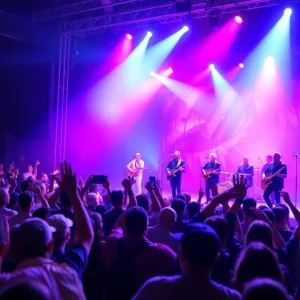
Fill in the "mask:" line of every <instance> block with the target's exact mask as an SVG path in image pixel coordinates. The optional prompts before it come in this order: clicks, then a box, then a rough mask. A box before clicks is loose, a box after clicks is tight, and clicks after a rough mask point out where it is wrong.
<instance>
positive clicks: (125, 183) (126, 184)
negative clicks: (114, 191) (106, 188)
mask: <svg viewBox="0 0 300 300" xmlns="http://www.w3.org/2000/svg"><path fill="white" fill-rule="evenodd" d="M122 185H123V187H124V193H125V194H127V195H128V197H129V202H128V206H127V208H129V207H133V206H137V202H136V198H135V195H134V193H133V191H132V186H131V182H130V180H129V179H124V180H123V181H122Z"/></svg>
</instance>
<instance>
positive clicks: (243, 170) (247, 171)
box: [237, 156, 254, 189]
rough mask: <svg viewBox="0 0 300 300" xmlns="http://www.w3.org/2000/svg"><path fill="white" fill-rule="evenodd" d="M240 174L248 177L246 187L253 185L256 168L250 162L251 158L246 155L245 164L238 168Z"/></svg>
mask: <svg viewBox="0 0 300 300" xmlns="http://www.w3.org/2000/svg"><path fill="white" fill-rule="evenodd" d="M237 173H238V175H244V176H245V178H246V188H247V189H248V188H251V187H252V186H253V176H254V168H253V166H251V165H250V164H249V158H248V157H247V156H244V158H243V164H242V165H240V166H239V168H238V170H237Z"/></svg>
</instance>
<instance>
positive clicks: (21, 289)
mask: <svg viewBox="0 0 300 300" xmlns="http://www.w3.org/2000/svg"><path fill="white" fill-rule="evenodd" d="M0 299H1V300H11V299H30V300H50V299H51V295H50V290H49V288H48V287H46V286H45V285H43V284H42V283H40V282H30V281H29V280H26V279H23V280H22V279H16V280H13V282H11V283H9V284H8V285H6V286H5V287H3V288H2V289H1V290H0Z"/></svg>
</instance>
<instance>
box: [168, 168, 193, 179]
mask: <svg viewBox="0 0 300 300" xmlns="http://www.w3.org/2000/svg"><path fill="white" fill-rule="evenodd" d="M188 165H189V164H184V165H183V166H179V167H177V168H175V169H172V170H169V172H170V173H171V174H170V175H169V174H167V179H168V180H171V179H172V178H174V177H176V173H177V172H179V171H180V168H184V167H186V166H188Z"/></svg>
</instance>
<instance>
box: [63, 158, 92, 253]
mask: <svg viewBox="0 0 300 300" xmlns="http://www.w3.org/2000/svg"><path fill="white" fill-rule="evenodd" d="M60 168H61V181H60V182H59V185H60V187H61V189H62V190H63V191H64V192H66V193H67V194H68V195H69V197H70V199H71V201H72V206H73V210H74V218H75V222H76V226H77V230H78V237H77V239H76V241H77V243H79V244H81V245H83V246H84V247H85V249H86V251H87V253H90V250H91V247H92V244H93V240H94V230H93V227H92V223H91V220H90V217H89V215H88V213H87V210H86V209H85V207H84V205H83V203H82V201H81V199H80V197H79V194H78V186H77V177H76V174H75V173H74V172H73V169H72V166H71V164H69V163H67V162H64V163H61V165H60Z"/></svg>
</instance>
